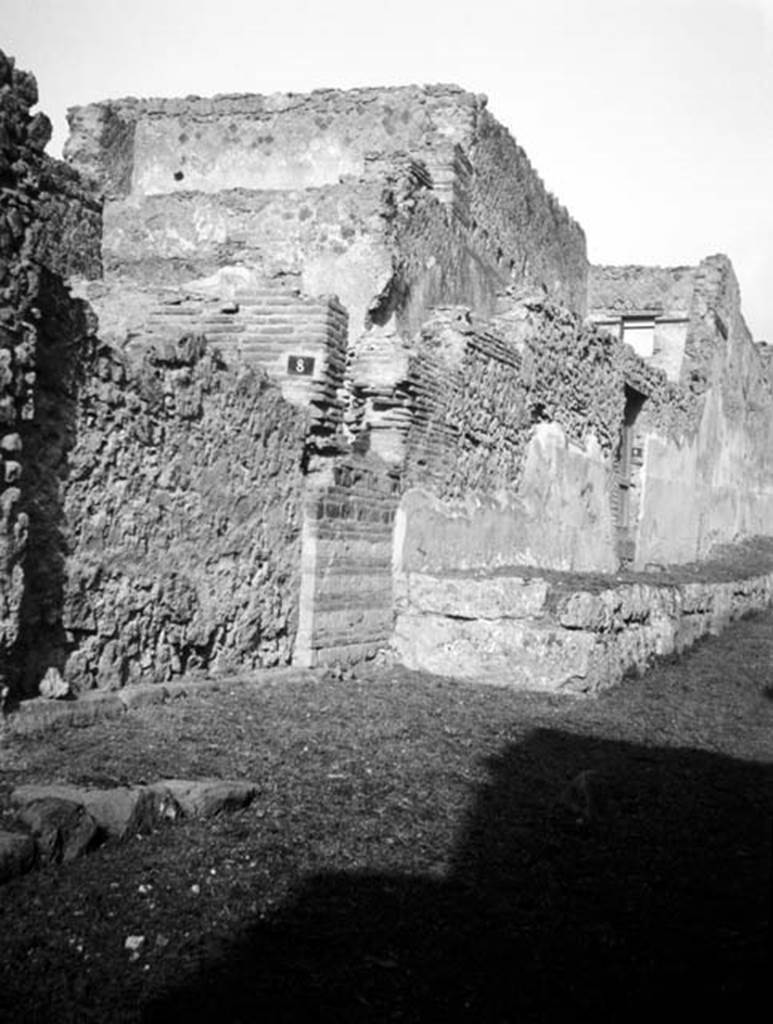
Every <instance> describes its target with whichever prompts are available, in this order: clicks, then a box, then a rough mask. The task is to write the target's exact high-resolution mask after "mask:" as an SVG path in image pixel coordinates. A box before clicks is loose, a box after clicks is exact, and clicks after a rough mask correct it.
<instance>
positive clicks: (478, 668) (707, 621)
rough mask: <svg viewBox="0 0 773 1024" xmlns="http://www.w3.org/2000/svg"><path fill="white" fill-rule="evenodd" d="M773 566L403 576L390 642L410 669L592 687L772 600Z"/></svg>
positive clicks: (499, 681)
mask: <svg viewBox="0 0 773 1024" xmlns="http://www.w3.org/2000/svg"><path fill="white" fill-rule="evenodd" d="M772 595H773V572H767V573H764V574H761V575H754V576H749V577H745V578H742V579H737V580H729V581H722V582H697V581H690V582H684V583H671V584H658V583H656V582H640V581H631V582H626V583H615V582H614V581H612V580H610V581H609V583H608V584H607V585H605V584H604V583H600V582H599V580H598V578H595V579H590V580H589V581H588V585H587V587H583V585H582V582H581V581H580V580H578V578H577V577H573V578H572V579H571V580H567V579H561V578H558V577H553V578H551V579H548V578H547V577H543V576H531V577H530V576H526V575H515V574H509V575H508V574H504V573H503V574H501V575H488V576H483V575H475V574H462V573H458V574H454V575H451V574H448V575H445V576H430V575H428V574H422V573H408V574H405V575H404V576H403V577H402V579H400V580H399V581H398V584H397V619H396V625H395V632H394V635H393V639H392V643H393V647H394V649H395V650H396V652H397V655H398V657H399V658H400V660H401V661H402V662H403V664H404V665H406V667H408V668H411V669H417V670H422V671H427V672H432V673H435V674H437V675H443V676H450V677H451V678H455V679H469V680H474V681H476V682H483V683H491V684H494V685H497V686H510V687H514V688H517V689H525V690H548V691H554V692H559V693H560V692H570V693H594V692H596V691H598V690H601V689H604V688H605V687H608V686H612V685H614V684H615V683H618V682H620V680H621V679H623V677H624V676H626V675H628V674H631V673H642V672H644V671H645V670H646V669H647V668H648V667H649V665H650V664H651V663H652V661H653V660H654V659H655V658H657V657H664V656H667V655H670V654H679V653H681V652H682V651H684V650H685V649H686V648H688V647H690V646H691V645H692V644H693V643H695V641H696V640H698V639H699V638H700V637H702V636H706V635H713V634H716V633H719V632H720V631H721V630H722V629H723V628H724V627H725V626H727V625H728V623H730V622H731V621H733V620H734V619H737V618H740V617H741V616H742V615H746V614H748V613H749V612H753V611H758V610H761V609H763V608H766V607H767V606H768V605H769V604H770V602H771V596H772Z"/></svg>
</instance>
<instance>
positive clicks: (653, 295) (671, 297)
mask: <svg viewBox="0 0 773 1024" xmlns="http://www.w3.org/2000/svg"><path fill="white" fill-rule="evenodd" d="M695 276H696V268H695V267H642V266H622V267H615V266H598V265H595V266H590V267H589V268H588V310H589V311H590V312H599V313H610V314H617V315H621V314H625V313H641V312H648V313H665V314H667V313H672V314H676V313H678V314H687V313H689V310H690V306H691V303H692V294H693V288H694V285H695Z"/></svg>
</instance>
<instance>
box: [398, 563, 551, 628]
mask: <svg viewBox="0 0 773 1024" xmlns="http://www.w3.org/2000/svg"><path fill="white" fill-rule="evenodd" d="M547 592H548V584H547V582H546V581H545V580H543V579H539V578H536V579H523V578H521V577H520V576H483V575H481V576H473V577H470V576H432V575H427V574H424V573H418V572H410V573H406V574H405V576H404V577H403V578H402V579H401V580H400V582H399V585H398V591H397V595H396V596H397V607H398V609H399V608H400V607H405V608H410V609H412V610H414V611H421V612H422V613H425V614H426V613H435V614H438V615H446V616H449V617H453V618H461V619H501V618H509V619H525V618H533V617H539V616H540V615H541V614H543V613H544V607H545V598H546V596H547Z"/></svg>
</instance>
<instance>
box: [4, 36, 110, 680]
mask: <svg viewBox="0 0 773 1024" xmlns="http://www.w3.org/2000/svg"><path fill="white" fill-rule="evenodd" d="M37 99H38V93H37V84H36V82H35V79H34V77H33V76H32V75H31V74H29V73H28V72H25V71H22V70H20V69H19V68H17V67H16V66H15V63H14V61H13V59H12V58H10V57H7V56H6V55H5V54H4V53H2V51H0V431H1V434H0V685H7V682H11V683H12V682H13V678H12V676H13V673H12V667H13V660H14V659H13V650H14V645H15V644H16V642H17V639H18V627H19V615H20V614H21V612H22V605H23V602H24V599H25V576H24V556H25V550H26V548H27V533H28V528H29V517H28V512H27V511H26V509H25V507H24V498H23V490H22V489H23V487H24V486H25V483H24V475H25V468H26V467H27V466H28V465H29V462H30V456H29V453H27V452H26V451H25V450H24V440H23V439H24V433H25V430H26V427H27V425H28V424H29V422H30V421H31V419H32V417H33V416H34V414H35V393H36V388H37V382H36V372H37V347H38V336H39V333H40V331H41V318H42V316H43V313H42V309H44V308H45V307H47V306H50V305H52V304H56V301H57V299H56V296H57V293H58V291H59V290H60V289H61V276H62V275H65V274H69V273H90V274H91V273H98V272H99V268H100V231H101V207H100V203H99V202H98V201H97V199H96V197H95V195H94V194H93V193H92V192H90V191H89V190H88V189H87V188H85V187H84V186H83V184H82V183H81V182H80V181H79V180H78V176H77V174H76V173H75V172H74V171H73V170H72V169H71V168H69V167H66V166H65V165H64V164H62V163H60V162H59V161H55V160H52V159H50V158H49V157H47V156H46V155H45V153H44V149H45V146H46V144H47V142H48V140H49V138H50V135H51V124H50V121H49V120H48V118H47V117H46V115H45V114H43V113H41V112H38V113H36V114H31V113H30V110H31V108H32V107H33V106H34V105H35V104H36V103H37ZM6 681H7V682H6Z"/></svg>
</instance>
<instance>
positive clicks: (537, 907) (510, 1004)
mask: <svg viewBox="0 0 773 1024" xmlns="http://www.w3.org/2000/svg"><path fill="white" fill-rule="evenodd" d="M585 771H591V772H593V775H591V776H587V777H584V778H585V779H586V781H587V783H588V786H587V787H586V790H588V791H589V792H590V801H591V805H590V807H589V805H588V803H587V800H586V796H585V795H584V794H583V793H580V794H579V795H578V796H577V799H574V798H573V797H571V795H570V796H567V794H566V786H567V783H568V782H569V781H570V780H572V779H576V778H577V776H578V774H579V773H582V772H585ZM169 776H184V777H202V776H218V777H221V778H246V779H250V780H254V781H255V782H256V783H257V784H258V785H259V795H258V798H257V799H256V800H255V802H254V803H253V805H252V806H251V807H250V808H249V809H248V810H246V811H243V812H240V813H237V814H233V815H230V816H223V817H220V818H217V819H213V820H210V821H206V822H195V821H189V822H184V823H180V824H174V825H168V826H165V827H163V828H161V829H159V830H158V831H157V832H155V833H153V834H152V835H150V836H146V837H138V838H136V839H134V840H132V841H130V842H128V843H126V844H125V845H123V846H112V847H111V846H105V847H103V848H102V849H101V850H99V851H97V852H96V853H94V854H93V855H92V856H90V857H88V858H85V859H83V860H80V861H77V862H74V863H73V864H70V865H68V866H66V867H63V868H59V869H56V868H47V869H44V870H42V871H38V872H36V873H33V874H31V875H27V876H25V877H23V878H19V879H17V880H15V881H12V882H10V883H8V884H6V885H5V886H3V887H2V889H0V1019H2V1020H3V1021H6V1020H7V1021H12V1022H16V1021H25V1022H26V1021H41V1022H42V1021H45V1022H48V1021H56V1022H57V1024H59V1022H65V1021H77V1022H88V1021H110V1022H118V1021H153V1022H162V1021H163V1022H166V1021H176V1020H181V1021H186V1022H190V1021H217V1022H226V1021H230V1022H235V1021H242V1022H252V1021H267V1022H274V1021H315V1022H316V1021H331V1022H332V1021H336V1022H346V1021H435V1020H441V1021H449V1020H467V1021H475V1022H506V1021H519V1022H521V1021H584V1020H593V1021H594V1022H599V1021H615V1022H618V1021H626V1022H628V1021H631V1020H645V1019H646V1020H648V1021H650V1020H652V1019H654V1018H656V1017H657V1018H659V1019H666V1020H670V1019H675V1018H676V1017H677V1016H678V1017H682V1018H683V1019H684V1015H685V1014H689V1015H690V1017H691V1018H693V1017H695V1015H696V1014H702V1015H710V1016H711V1017H714V1016H724V1017H725V1018H726V1019H731V1018H732V1019H736V1020H745V1019H751V1016H750V1014H751V1007H752V1006H753V1005H754V1002H753V1000H754V996H755V993H756V989H757V988H758V987H759V988H760V989H761V987H762V985H763V983H764V982H765V981H766V980H767V976H768V974H769V970H770V966H771V964H770V958H769V947H768V945H767V944H768V941H769V934H768V928H769V922H770V900H771V896H770V887H771V854H772V852H773V825H772V823H773V615H771V614H766V615H762V616H758V617H755V618H750V619H747V620H745V621H742V622H740V623H737V624H736V625H735V626H733V627H731V628H730V629H729V630H728V631H727V632H726V633H725V634H724V635H723V636H722V637H719V638H714V639H711V640H707V641H704V642H702V643H701V644H700V645H699V646H698V647H696V648H695V649H694V650H693V652H692V653H691V654H689V655H687V656H686V657H684V658H682V659H681V660H676V661H673V662H669V663H664V664H661V665H659V666H657V667H656V668H654V669H653V670H652V671H650V672H649V673H648V674H647V675H646V676H645V677H643V678H641V679H629V680H626V681H625V682H624V683H623V684H621V685H620V686H618V687H616V688H615V689H614V690H610V691H608V692H606V693H604V694H602V695H601V696H600V697H598V698H596V699H584V700H583V699H576V698H568V697H566V698H564V697H550V696H545V695H540V696H536V695H528V694H521V693H515V692H510V691H507V690H500V689H494V688H488V687H484V686H478V687H476V686H470V685H463V684H459V683H453V682H450V681H448V680H443V679H438V678H433V677H427V676H420V675H418V674H414V673H409V672H407V671H404V670H402V669H382V670H372V671H371V672H369V673H368V674H363V675H361V676H359V677H358V678H357V679H356V680H354V681H333V680H328V681H319V680H318V681H312V680H311V679H309V678H307V679H305V680H303V679H298V680H296V681H286V680H285V681H283V682H282V683H281V684H280V683H275V684H272V683H266V682H263V683H260V684H250V683H249V682H246V683H243V684H241V685H234V686H233V687H232V688H231V689H230V691H228V692H223V693H219V694H212V695H209V696H207V697H203V696H202V697H197V698H189V699H185V700H179V701H176V702H174V703H172V704H168V705H163V706H154V707H150V708H147V709H142V710H136V711H131V712H128V713H127V714H126V715H125V716H124V717H123V718H122V719H120V720H112V721H105V722H100V723H97V724H94V725H91V726H89V727H87V728H80V729H77V728H69V729H63V730H59V731H56V732H51V733H49V734H48V735H47V736H46V737H45V738H21V737H20V738H15V739H11V740H7V741H6V742H5V745H4V747H3V749H2V751H1V752H0V801H4V800H5V799H6V798H7V796H8V794H9V793H10V790H11V788H12V787H13V786H14V785H16V784H18V783H20V782H32V781H41V782H42V781H46V782H53V781H70V782H76V783H85V784H94V785H105V786H106V785H113V784H117V783H129V782H131V783H136V782H143V781H148V782H149V781H154V780H156V779H158V778H163V777H169ZM577 788H578V789H579V790H582V788H583V784H582V782H580V783H578V787H577ZM588 810H590V812H591V813H590V815H589V814H588V813H586V812H587V811H588ZM129 936H135V937H142V941H141V942H139V944H138V946H139V948H138V950H137V951H136V952H134V953H132V952H131V951H130V950H128V949H127V948H126V939H127V938H128V937H129ZM759 1012H760V1011H759V1010H758V1009H755V1014H757V1013H759Z"/></svg>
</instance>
